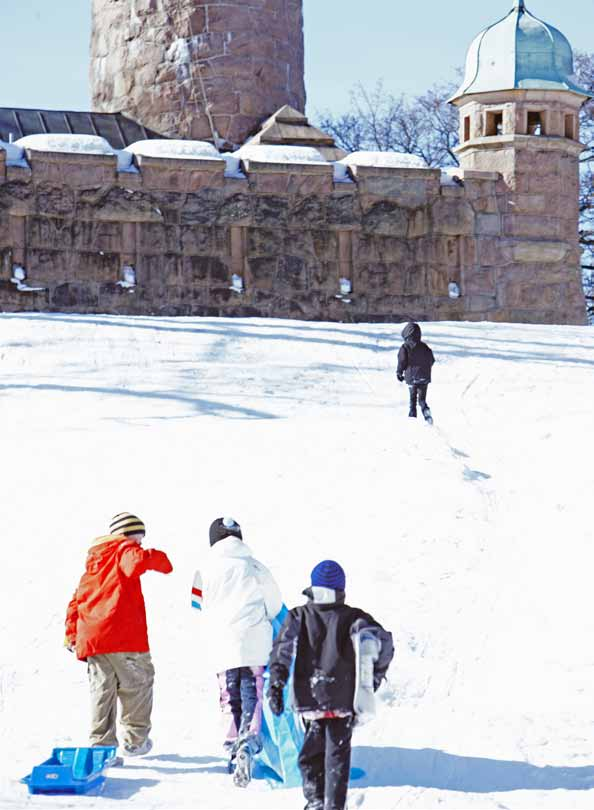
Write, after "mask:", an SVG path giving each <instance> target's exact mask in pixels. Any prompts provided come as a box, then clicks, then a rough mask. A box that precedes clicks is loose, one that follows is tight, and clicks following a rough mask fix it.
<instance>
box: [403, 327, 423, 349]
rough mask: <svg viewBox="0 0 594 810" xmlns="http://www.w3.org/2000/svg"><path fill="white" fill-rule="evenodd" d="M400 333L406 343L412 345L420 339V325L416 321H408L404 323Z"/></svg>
mask: <svg viewBox="0 0 594 810" xmlns="http://www.w3.org/2000/svg"><path fill="white" fill-rule="evenodd" d="M401 334H402V337H403V338H404V340H405V341H406V342H407V343H409V344H410V345H411V346H414V345H415V343H418V342H419V341H420V340H421V327H420V326H419V324H418V323H415V322H414V321H411V322H410V323H407V324H406V326H405V327H404V329H403V330H402V332H401Z"/></svg>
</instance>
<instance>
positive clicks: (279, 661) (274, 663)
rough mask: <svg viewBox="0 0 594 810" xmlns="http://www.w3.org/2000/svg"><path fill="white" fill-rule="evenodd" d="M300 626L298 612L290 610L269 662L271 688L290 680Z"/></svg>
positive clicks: (275, 641) (273, 646) (276, 639)
mask: <svg viewBox="0 0 594 810" xmlns="http://www.w3.org/2000/svg"><path fill="white" fill-rule="evenodd" d="M300 626H301V621H300V619H299V615H298V614H297V613H296V611H294V610H290V611H289V612H288V613H287V616H286V618H285V621H284V622H283V626H282V627H281V629H280V631H279V634H278V636H277V637H276V638H275V640H274V644H273V645H272V652H271V653H270V661H269V662H268V670H269V672H270V685H271V686H284V685H285V684H286V682H287V681H288V680H289V671H290V669H291V664H292V662H293V657H294V655H295V647H296V642H297V636H298V635H299V628H300Z"/></svg>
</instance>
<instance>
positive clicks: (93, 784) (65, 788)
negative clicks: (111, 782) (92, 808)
mask: <svg viewBox="0 0 594 810" xmlns="http://www.w3.org/2000/svg"><path fill="white" fill-rule="evenodd" d="M115 756H116V748H115V746H114V745H97V746H94V747H93V748H54V749H53V751H52V755H51V757H50V759H46V761H45V762H42V763H41V765H36V766H35V767H34V768H33V770H32V771H31V773H30V774H29V776H25V777H24V778H23V779H21V782H24V783H25V784H26V785H28V787H29V793H89V791H91V790H96V789H98V788H100V787H101V786H102V785H103V782H104V781H105V770H106V769H107V768H109V766H110V765H112V764H113V761H114V760H115Z"/></svg>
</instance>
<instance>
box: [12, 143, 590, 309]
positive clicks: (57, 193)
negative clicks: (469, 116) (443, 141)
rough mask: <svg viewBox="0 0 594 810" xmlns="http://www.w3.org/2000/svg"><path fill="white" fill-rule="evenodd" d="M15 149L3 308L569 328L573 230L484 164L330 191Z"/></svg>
mask: <svg viewBox="0 0 594 810" xmlns="http://www.w3.org/2000/svg"><path fill="white" fill-rule="evenodd" d="M27 158H28V163H29V166H30V168H29V169H28V168H24V167H13V166H9V167H7V166H6V165H5V154H4V152H2V151H0V310H3V311H36V310H42V311H50V312H51V311H60V312H96V313H97V312H101V313H126V314H145V315H148V314H150V315H209V316H219V315H221V316H225V315H237V316H276V317H289V318H303V319H323V320H335V321H402V320H406V319H409V318H414V319H418V320H428V319H431V320H446V319H449V320H497V321H518V322H533V323H537V322H541V323H575V324H581V323H584V322H585V311H584V298H583V293H582V289H581V283H580V274H579V261H578V259H579V254H578V249H577V233H574V232H570V229H564V228H561V227H559V228H556V229H555V230H554V231H551V232H550V233H549V234H548V235H545V236H543V233H542V228H541V229H538V228H537V226H536V222H537V220H538V217H539V214H538V213H535V211H534V210H533V209H534V206H537V207H538V205H539V202H538V199H537V196H538V195H536V194H533V195H531V194H530V193H529V192H528V196H529V197H530V199H528V197H527V198H526V201H525V203H526V204H525V206H524V208H523V209H522V210H520V209H518V207H517V204H516V203H517V196H514V195H515V192H514V191H513V190H511V191H510V189H509V187H508V186H507V185H506V182H505V180H504V178H503V176H502V175H501V174H498V173H493V172H485V171H470V170H466V171H460V177H461V178H462V180H463V186H461V185H449V184H448V185H442V184H441V183H440V172H439V170H431V169H396V168H372V167H363V166H359V167H356V166H355V167H353V169H352V179H353V182H350V183H335V182H334V179H333V168H332V166H331V165H329V164H317V165H316V164H307V165H301V164H300V165H296V164H273V163H256V162H253V161H249V162H247V163H245V164H244V167H243V168H244V170H245V173H246V177H245V178H244V179H239V178H231V177H225V175H224V172H225V163H224V162H223V161H218V160H214V161H209V160H189V159H183V160H182V159H164V158H148V157H139V158H137V160H138V164H139V168H140V172H139V173H138V174H129V173H118V172H117V167H116V158H115V157H112V156H98V155H81V154H79V155H76V154H60V153H44V152H37V151H28V153H27ZM510 203H512V204H513V205H510ZM535 229H536V230H535ZM15 265H22V266H23V267H24V268H25V269H26V272H27V278H26V282H25V283H24V284H21V285H17V284H16V283H15V282H14V281H11V277H12V276H13V274H14V267H15ZM127 265H129V266H132V267H134V269H135V271H136V282H137V283H136V286H135V287H133V288H129V287H126V286H122V285H121V284H120V283H119V282H121V280H122V268H123V267H125V266H127ZM233 275H236V276H238V277H240V278H241V280H242V282H243V285H244V289H243V291H242V292H238V291H236V290H234V289H232V286H233V285H232V277H233ZM340 279H347V280H349V281H350V283H351V285H352V292H351V293H350V294H346V293H345V294H343V296H342V297H340V295H341V293H340ZM452 283H455V284H456V285H457V286H458V288H459V290H460V293H461V295H460V297H458V298H451V297H450V295H449V292H448V291H449V285H450V284H452ZM19 287H20V289H19Z"/></svg>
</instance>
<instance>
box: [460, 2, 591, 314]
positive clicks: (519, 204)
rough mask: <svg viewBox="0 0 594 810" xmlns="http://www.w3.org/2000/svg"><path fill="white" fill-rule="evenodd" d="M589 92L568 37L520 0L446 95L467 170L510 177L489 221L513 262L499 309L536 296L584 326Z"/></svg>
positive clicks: (478, 41) (485, 34)
mask: <svg viewBox="0 0 594 810" xmlns="http://www.w3.org/2000/svg"><path fill="white" fill-rule="evenodd" d="M588 98H589V96H588V93H587V92H586V91H585V90H583V89H582V88H581V87H579V86H578V85H577V84H576V82H575V77H574V76H573V53H572V49H571V46H570V44H569V42H568V41H567V39H566V38H565V37H564V36H563V34H562V33H561V32H560V31H558V30H557V29H556V28H553V26H551V25H549V24H547V23H545V22H543V21H542V20H539V19H538V18H537V17H535V16H534V15H533V14H531V13H530V12H529V11H528V10H527V8H526V7H525V4H524V0H514V6H513V8H512V9H511V11H510V12H509V14H507V16H505V17H504V18H503V19H502V20H499V21H498V22H496V23H495V24H493V25H491V26H489V27H488V28H486V29H485V30H484V31H482V32H481V33H480V34H479V35H478V36H477V37H476V38H475V40H474V41H473V43H472V45H471V46H470V49H469V51H468V55H467V60H466V73H465V76H464V80H463V82H462V85H461V86H460V88H459V90H458V91H457V92H456V93H455V95H454V96H453V97H452V99H450V101H451V102H452V103H453V104H455V105H456V106H457V107H458V108H459V110H460V146H459V148H458V156H459V159H460V164H461V166H462V168H464V169H469V170H478V171H488V172H500V173H501V174H502V175H503V179H504V182H505V191H506V195H505V197H503V196H502V197H500V204H499V206H498V208H497V209H493V211H492V215H493V216H492V217H491V221H492V228H493V233H496V232H497V233H500V234H501V235H502V236H503V237H504V238H505V240H506V243H507V245H508V248H509V249H508V251H507V255H508V256H509V257H510V259H511V264H510V265H509V266H508V267H507V268H506V271H505V273H504V274H503V273H501V274H500V277H499V280H498V290H497V295H498V299H499V303H500V305H501V307H502V309H507V310H509V309H522V308H527V307H530V306H533V305H534V304H535V302H536V301H537V300H538V301H539V302H540V304H541V305H543V306H544V307H545V308H546V307H549V308H550V310H551V312H553V311H556V312H557V313H566V315H565V317H566V322H569V323H583V322H584V318H585V308H584V297H583V291H582V283H581V271H580V249H579V242H578V225H579V205H578V200H579V155H580V153H581V152H582V151H583V149H584V147H583V145H582V144H581V143H580V139H579V112H580V108H581V106H582V104H583V103H584V102H585V101H586V100H587V99H588ZM497 229H499V230H498V231H497ZM514 262H516V263H517V266H514ZM520 263H522V265H521V266H520ZM558 317H559V315H557V318H558ZM553 322H554V320H553Z"/></svg>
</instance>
